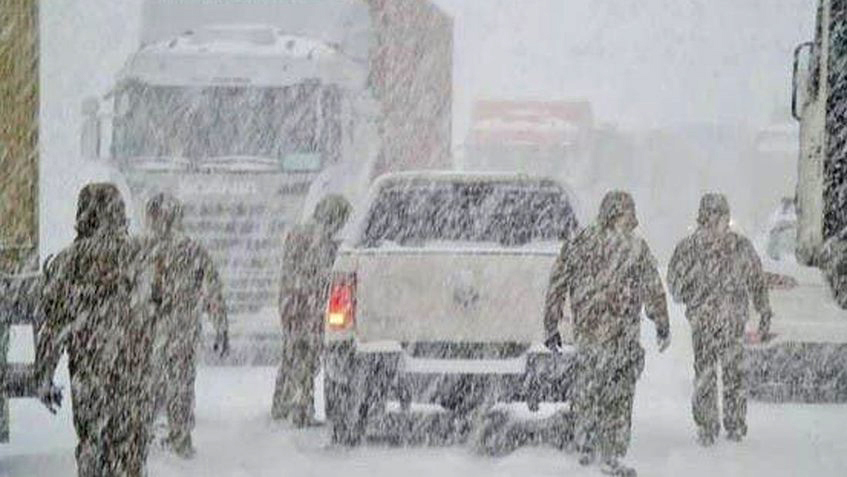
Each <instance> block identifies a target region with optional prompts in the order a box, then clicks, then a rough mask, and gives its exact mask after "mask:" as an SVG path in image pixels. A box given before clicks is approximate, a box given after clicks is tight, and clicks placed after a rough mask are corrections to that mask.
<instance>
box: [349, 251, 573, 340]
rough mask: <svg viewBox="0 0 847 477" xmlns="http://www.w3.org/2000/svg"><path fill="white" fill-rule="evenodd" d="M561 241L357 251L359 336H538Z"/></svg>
mask: <svg viewBox="0 0 847 477" xmlns="http://www.w3.org/2000/svg"><path fill="white" fill-rule="evenodd" d="M557 253H558V247H557V246H556V245H555V244H550V245H549V246H545V247H533V248H524V247H521V248H515V249H509V248H496V247H491V248H486V247H474V248H454V247H420V248H405V247H403V248H400V247H398V248H393V249H390V250H385V249H373V250H362V251H361V253H360V254H359V257H358V260H357V261H358V266H357V269H358V277H357V278H358V280H357V283H358V284H357V287H358V288H357V335H358V337H359V339H360V340H362V341H399V342H422V341H442V342H489V343H496V342H539V341H543V336H544V333H543V310H544V296H545V293H546V289H547V284H548V279H549V277H550V270H551V267H552V265H553V261H554V260H555V257H556V254H557Z"/></svg>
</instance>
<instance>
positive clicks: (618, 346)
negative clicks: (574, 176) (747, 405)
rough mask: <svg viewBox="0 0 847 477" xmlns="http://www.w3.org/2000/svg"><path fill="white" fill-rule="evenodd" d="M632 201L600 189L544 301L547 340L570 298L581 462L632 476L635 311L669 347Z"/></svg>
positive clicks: (555, 337) (640, 364) (637, 347)
mask: <svg viewBox="0 0 847 477" xmlns="http://www.w3.org/2000/svg"><path fill="white" fill-rule="evenodd" d="M637 226H638V220H637V218H636V215H635V203H634V201H633V200H632V197H631V196H630V195H629V194H628V193H625V192H620V191H613V192H609V193H608V194H606V196H605V197H604V198H603V201H602V203H601V205H600V212H599V215H598V218H597V221H596V223H595V224H594V225H591V226H589V227H587V228H585V229H583V230H581V231H580V232H579V233H578V234H577V235H576V237H575V238H574V239H573V240H572V241H570V242H568V243H566V244H565V245H564V246H563V247H562V251H561V253H560V254H559V257H558V259H557V260H556V262H555V265H554V267H553V271H552V274H551V277H550V285H549V288H548V292H547V300H546V306H545V319H544V321H545V328H546V330H547V335H548V339H547V344H548V346H550V347H551V348H553V349H556V348H557V347H558V346H559V345H560V344H561V337H560V336H559V333H558V331H556V329H557V325H558V322H559V321H560V320H561V317H562V308H563V307H564V305H565V303H566V302H570V309H571V312H572V316H573V332H574V340H575V345H576V349H577V373H576V379H575V383H574V392H573V397H572V402H573V407H572V409H573V412H574V418H575V421H576V424H575V429H574V435H575V443H576V446H577V450H578V451H579V452H580V464H582V465H590V464H592V463H594V462H595V461H596V460H597V458H598V457H599V459H600V465H601V470H602V471H603V472H604V473H605V474H607V475H614V476H627V477H632V476H635V475H636V471H635V469H633V468H631V467H628V466H626V465H624V464H623V463H622V462H621V459H622V458H623V457H625V456H626V453H627V450H628V448H629V442H630V429H631V426H632V404H633V397H634V395H635V384H636V381H637V380H638V378H639V376H640V375H641V372H642V370H643V368H644V349H643V348H642V347H641V344H640V342H639V335H640V323H641V313H642V309H643V310H644V311H645V312H646V315H647V317H648V318H650V319H651V320H652V321H653V322H654V323H655V326H656V337H657V342H658V346H659V350H660V351H664V350H665V349H667V347H668V345H669V344H670V327H669V321H668V311H667V302H666V298H665V292H664V288H663V287H662V282H661V278H660V275H659V272H658V270H657V268H656V260H655V259H654V258H653V254H652V253H651V252H650V248H649V247H648V246H647V243H646V242H645V241H644V240H643V239H642V238H640V237H639V236H638V235H636V234H635V229H636V227H637Z"/></svg>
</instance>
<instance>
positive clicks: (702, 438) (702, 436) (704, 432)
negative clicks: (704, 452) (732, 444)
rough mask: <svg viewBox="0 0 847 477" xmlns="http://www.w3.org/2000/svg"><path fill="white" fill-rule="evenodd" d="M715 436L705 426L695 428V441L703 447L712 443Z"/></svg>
mask: <svg viewBox="0 0 847 477" xmlns="http://www.w3.org/2000/svg"><path fill="white" fill-rule="evenodd" d="M716 437H717V436H716V435H715V433H714V432H712V431H711V430H710V429H708V428H706V427H698V428H697V443H698V444H700V445H701V446H703V447H709V446H711V445H713V444H714V443H715V438H716Z"/></svg>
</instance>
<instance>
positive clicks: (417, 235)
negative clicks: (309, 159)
mask: <svg viewBox="0 0 847 477" xmlns="http://www.w3.org/2000/svg"><path fill="white" fill-rule="evenodd" d="M576 226H577V222H576V217H575V216H574V213H573V208H572V207H571V204H570V203H569V202H568V199H567V196H566V195H565V193H564V192H563V190H562V189H561V188H559V187H557V186H552V185H545V184H540V183H531V182H528V183H524V182H446V181H441V182H433V183H428V184H418V183H412V184H394V185H390V186H387V187H384V188H382V189H381V190H380V192H379V194H378V195H377V198H376V200H375V201H374V202H373V204H372V206H371V209H370V212H369V215H368V218H367V222H366V224H365V229H364V234H363V236H362V240H361V242H360V243H361V246H363V247H366V248H368V247H378V246H380V245H381V244H382V243H384V242H393V243H396V244H399V245H410V246H419V245H422V244H423V243H426V242H428V241H457V242H494V243H499V244H501V245H505V246H518V245H523V244H526V243H530V242H537V241H561V240H566V239H568V238H569V237H570V236H571V234H572V232H573V231H574V229H575V228H576Z"/></svg>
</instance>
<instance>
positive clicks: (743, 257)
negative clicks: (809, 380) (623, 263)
mask: <svg viewBox="0 0 847 477" xmlns="http://www.w3.org/2000/svg"><path fill="white" fill-rule="evenodd" d="M729 219H730V211H729V203H728V202H727V200H726V197H724V196H723V195H721V194H706V195H704V196H703V197H702V199H701V200H700V210H699V213H698V216H697V229H696V230H695V231H694V233H692V234H691V235H689V236H688V237H686V238H684V239H683V240H682V241H681V242H680V243H679V244H678V245H677V246H676V249H675V250H674V253H673V256H672V257H671V261H670V263H669V265H668V287H669V288H670V291H671V295H672V296H673V299H674V301H675V302H677V303H682V304H684V305H685V307H686V310H685V316H686V318H687V319H688V322H689V324H690V325H691V335H692V344H693V346H694V397H693V399H692V411H693V414H694V422H695V423H696V424H697V440H698V442H699V443H700V444H701V445H703V446H709V445H712V444H713V443H714V442H715V439H716V438H717V436H718V434H719V433H720V429H721V425H720V416H719V413H718V399H719V398H718V370H719V369H720V372H721V375H722V378H723V379H722V381H723V413H724V415H723V424H724V429H725V430H726V433H727V438H728V439H730V440H732V441H740V440H741V439H743V438H744V436H745V435H746V434H747V422H746V415H747V397H746V395H745V391H744V389H743V376H742V359H743V351H744V349H743V337H744V327H745V324H746V322H747V319H748V309H749V302H750V300H751V298H752V301H753V305H754V307H755V308H756V311H757V312H758V313H759V316H760V317H761V318H760V321H759V334H760V336H761V339H763V340H767V339H768V336H769V331H770V323H771V319H772V316H773V313H772V311H771V308H770V303H769V299H768V290H767V286H766V282H765V275H764V272H763V271H762V263H761V260H760V259H759V256H758V254H757V253H756V250H755V249H754V248H753V245H752V244H751V243H750V241H749V240H748V239H747V238H745V237H744V236H742V235H740V234H737V233H735V232H733V231H732V230H730V227H729Z"/></svg>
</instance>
